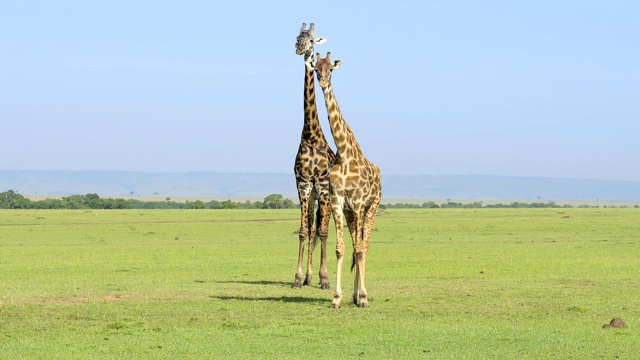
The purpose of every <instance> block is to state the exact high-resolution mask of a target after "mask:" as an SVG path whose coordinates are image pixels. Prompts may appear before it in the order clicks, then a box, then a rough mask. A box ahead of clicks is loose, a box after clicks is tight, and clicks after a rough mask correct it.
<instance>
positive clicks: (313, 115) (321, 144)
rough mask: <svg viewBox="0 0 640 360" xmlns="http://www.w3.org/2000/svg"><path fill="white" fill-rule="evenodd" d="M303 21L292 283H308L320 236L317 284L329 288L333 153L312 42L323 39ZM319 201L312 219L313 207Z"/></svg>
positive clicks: (298, 50)
mask: <svg viewBox="0 0 640 360" xmlns="http://www.w3.org/2000/svg"><path fill="white" fill-rule="evenodd" d="M306 27H307V25H306V24H302V29H300V35H298V38H297V42H296V54H298V55H304V66H305V73H304V125H303V127H302V136H301V138H300V147H299V148H298V154H297V155H296V160H295V166H294V173H295V175H296V184H297V186H298V198H299V199H300V232H299V240H300V244H299V247H298V269H297V271H296V277H295V280H294V282H293V285H292V287H298V288H299V287H301V286H302V285H311V280H312V278H313V269H312V266H313V250H314V249H315V246H316V244H317V242H318V239H320V243H321V257H320V287H321V288H322V289H328V288H329V273H328V271H327V237H328V235H329V219H330V216H331V206H330V202H331V196H330V193H329V168H330V167H331V165H332V164H333V161H334V159H335V155H334V153H333V151H332V150H331V147H329V144H328V143H327V139H326V138H325V137H324V133H323V132H322V128H321V127H320V120H319V119H318V108H317V107H316V95H315V81H314V74H313V71H314V61H313V45H314V44H322V43H323V42H325V41H326V40H325V39H322V38H315V37H314V34H313V33H314V25H313V24H310V26H309V30H306ZM316 202H317V203H318V210H317V214H316V215H315V220H314V209H315V206H316ZM305 241H306V242H308V256H307V274H306V277H305V279H304V282H302V261H303V258H304V244H305Z"/></svg>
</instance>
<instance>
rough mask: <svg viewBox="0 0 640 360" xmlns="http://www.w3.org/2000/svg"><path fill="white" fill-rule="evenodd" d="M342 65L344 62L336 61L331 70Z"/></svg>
mask: <svg viewBox="0 0 640 360" xmlns="http://www.w3.org/2000/svg"><path fill="white" fill-rule="evenodd" d="M340 65H342V60H336V61H334V62H333V66H332V67H331V70H335V69H337V68H339V67H340Z"/></svg>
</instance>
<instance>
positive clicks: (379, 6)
mask: <svg viewBox="0 0 640 360" xmlns="http://www.w3.org/2000/svg"><path fill="white" fill-rule="evenodd" d="M0 4H1V5H2V6H1V8H2V10H1V12H0V51H1V53H2V55H1V56H0V101H1V102H2V104H1V105H2V106H0V121H1V124H2V130H0V131H1V132H2V134H3V136H2V141H1V142H0V152H1V153H2V156H0V169H30V170H125V171H142V172H190V171H206V172H272V173H287V172H291V173H292V172H293V162H294V158H295V155H296V152H297V148H298V144H299V141H300V132H301V129H302V120H303V113H302V96H303V95H302V90H303V77H304V66H303V60H302V57H301V56H298V55H296V54H295V49H294V44H295V38H296V36H297V35H298V32H299V30H300V26H301V25H302V23H303V22H306V23H311V22H313V23H315V28H316V36H319V37H325V38H327V39H328V41H327V42H326V43H325V44H322V45H317V46H316V49H315V50H316V51H317V52H320V53H322V54H323V55H324V54H326V52H327V51H331V53H332V59H340V60H342V66H341V67H340V68H339V69H337V70H335V72H334V73H333V87H334V90H335V94H336V97H337V99H338V102H339V103H340V108H341V110H342V112H343V115H344V117H345V119H346V121H347V122H348V123H349V124H350V125H351V127H352V129H353V130H354V132H355V135H356V138H357V140H358V141H359V143H360V145H361V146H362V148H363V150H364V153H365V155H366V156H367V157H368V158H369V159H370V160H371V161H373V162H374V163H376V164H378V165H379V166H380V168H381V170H382V173H383V175H384V174H394V175H402V174H406V175H413V174H425V175H505V176H535V177H564V178H591V179H617V180H632V181H640V166H639V165H638V164H640V144H639V140H640V138H639V136H638V133H639V131H640V125H639V122H640V46H639V45H640V44H639V40H638V39H639V37H638V35H639V34H640V21H639V19H640V2H635V1H617V0H612V1H605V0H601V1H598V0H592V1H591V0H583V1H578V0H574V1H569V0H555V1H545V0H538V1H535V0H525V1H509V0H503V1H469V0H467V1H463V0H458V1H456V0H453V1H403V0H399V1H393V2H390V1H389V2H374V1H368V2H367V1H352V2H347V1H339V2H338V1H314V2H302V1H280V2H265V1H233V2H231V1H230V2H224V3H218V2H206V1H191V0H186V1H180V2H174V1H120V0H116V1H108V2H107V1H93V2H75V1H31V0H19V1H18V0H8V1H7V0H0ZM316 86H317V87H316V90H317V97H318V99H317V100H318V108H319V109H320V117H321V121H322V125H323V129H324V131H325V135H326V137H327V139H328V140H329V143H330V144H331V145H332V147H334V148H335V146H334V145H333V139H332V138H331V133H330V129H329V125H328V122H327V119H326V111H325V105H324V99H323V98H322V92H321V90H320V87H319V86H318V85H316Z"/></svg>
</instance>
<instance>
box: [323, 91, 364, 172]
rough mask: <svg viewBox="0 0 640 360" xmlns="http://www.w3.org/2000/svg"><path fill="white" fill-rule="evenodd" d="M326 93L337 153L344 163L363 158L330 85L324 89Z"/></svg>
mask: <svg viewBox="0 0 640 360" xmlns="http://www.w3.org/2000/svg"><path fill="white" fill-rule="evenodd" d="M322 92H323V93H324V101H325V104H326V105H327V115H328V117H329V124H330V125H331V135H333V141H334V142H335V143H336V148H337V153H338V155H339V156H340V158H341V159H342V161H348V160H349V159H352V158H355V157H357V156H363V154H362V149H360V145H359V144H358V141H356V137H355V136H354V135H353V131H352V130H351V127H350V126H349V124H347V122H346V121H344V118H343V117H342V113H341V112H340V106H338V100H336V97H335V95H334V94H333V87H332V86H331V84H328V85H327V87H325V88H322Z"/></svg>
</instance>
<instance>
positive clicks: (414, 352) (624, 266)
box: [0, 209, 640, 359]
mask: <svg viewBox="0 0 640 360" xmlns="http://www.w3.org/2000/svg"><path fill="white" fill-rule="evenodd" d="M298 217H299V212H298V211H297V210H100V211H95V210H75V211H72V210H46V211H42V210H39V211H38V210H3V211H0V358H3V359H5V358H6V359H31V358H47V359H63V358H64V359H67V358H91V359H96V358H114V359H116V358H117V359H120V358H240V359H248V358H278V359H294V358H295V359H298V358H303V357H308V358H331V359H334V358H370V359H379V358H382V359H390V358H394V359H398V358H416V359H420V358H425V359H428V358H433V359H447V358H450V359H462V358H468V359H483V358H487V359H490V358H507V359H515V358H517V359H541V358H560V359H568V358H576V359H586V358H589V359H594V358H596V359H597V358H602V359H615V358H620V359H629V358H637V357H638V351H640V350H639V349H640V210H638V209H393V210H387V211H382V212H381V214H380V216H379V217H378V219H377V221H376V225H375V227H376V229H375V231H374V232H373V234H372V239H371V245H370V250H369V255H368V257H367V259H368V261H367V290H368V292H369V300H370V306H371V307H370V308H368V309H360V308H356V307H352V306H348V305H347V301H344V302H343V307H342V309H339V310H335V309H330V304H331V299H332V296H333V292H332V290H328V291H323V290H320V289H319V287H317V286H312V287H303V288H302V289H292V288H291V284H292V282H293V278H294V273H295V267H296V260H297V246H298V244H297V242H298V240H297V238H298V237H297V234H295V232H296V230H297V228H298V226H299V219H298ZM331 226H332V230H331V235H330V237H329V246H328V247H329V249H330V251H329V253H330V254H329V270H330V280H331V285H332V286H333V285H334V284H335V265H336V260H335V255H334V251H333V249H334V247H335V230H334V229H333V224H332V225H331ZM349 251H350V249H349ZM314 266H315V271H316V276H315V278H314V284H315V283H317V281H318V280H319V279H318V276H317V270H318V268H319V251H317V252H316V261H315V265H314ZM352 284H353V279H352V275H351V274H349V273H347V274H346V275H345V284H344V289H345V291H346V294H345V295H346V296H345V297H346V298H347V299H348V297H349V296H348V291H350V289H351V287H352ZM614 317H620V318H622V319H624V321H625V322H626V323H627V324H628V327H627V328H624V329H617V328H614V329H603V328H602V325H603V324H605V323H609V321H610V320H611V319H612V318H614Z"/></svg>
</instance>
